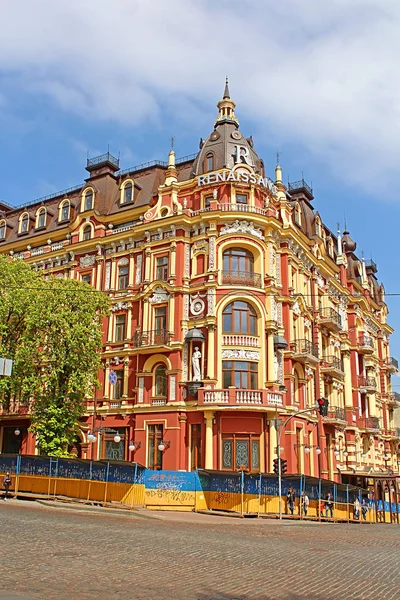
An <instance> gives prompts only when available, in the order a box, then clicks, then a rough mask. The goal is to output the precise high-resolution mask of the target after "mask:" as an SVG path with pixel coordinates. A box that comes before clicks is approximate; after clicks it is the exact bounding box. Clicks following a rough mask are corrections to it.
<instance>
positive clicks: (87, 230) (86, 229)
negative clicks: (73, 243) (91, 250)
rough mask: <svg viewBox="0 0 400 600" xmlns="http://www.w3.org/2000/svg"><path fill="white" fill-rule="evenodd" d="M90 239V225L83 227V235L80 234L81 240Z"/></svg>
mask: <svg viewBox="0 0 400 600" xmlns="http://www.w3.org/2000/svg"><path fill="white" fill-rule="evenodd" d="M91 237H92V228H91V226H90V225H85V227H84V228H83V233H82V240H83V241H85V240H90V238H91Z"/></svg>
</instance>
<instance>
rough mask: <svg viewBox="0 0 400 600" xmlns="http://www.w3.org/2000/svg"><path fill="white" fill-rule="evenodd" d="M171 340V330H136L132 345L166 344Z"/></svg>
mask: <svg viewBox="0 0 400 600" xmlns="http://www.w3.org/2000/svg"><path fill="white" fill-rule="evenodd" d="M170 341H171V332H170V331H166V330H165V329H162V330H160V331H157V330H152V331H136V332H135V334H134V336H133V346H134V347H135V348H141V347H143V346H168V344H169V343H170Z"/></svg>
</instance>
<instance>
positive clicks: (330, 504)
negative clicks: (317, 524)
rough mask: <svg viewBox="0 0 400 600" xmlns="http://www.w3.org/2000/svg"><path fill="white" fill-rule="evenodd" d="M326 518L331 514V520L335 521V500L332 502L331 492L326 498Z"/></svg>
mask: <svg viewBox="0 0 400 600" xmlns="http://www.w3.org/2000/svg"><path fill="white" fill-rule="evenodd" d="M325 511H326V512H325V516H326V517H327V518H328V512H330V513H331V519H333V500H332V494H331V493H330V492H329V494H328V495H327V497H326V500H325Z"/></svg>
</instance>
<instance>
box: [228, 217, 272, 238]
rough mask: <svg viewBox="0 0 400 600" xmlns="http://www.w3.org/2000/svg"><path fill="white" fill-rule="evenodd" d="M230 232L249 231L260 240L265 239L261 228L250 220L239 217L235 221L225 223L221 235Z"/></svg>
mask: <svg viewBox="0 0 400 600" xmlns="http://www.w3.org/2000/svg"><path fill="white" fill-rule="evenodd" d="M228 233H248V234H250V235H254V237H257V238H259V239H260V240H263V239H265V238H264V236H263V234H262V231H261V229H260V228H258V227H254V224H253V223H251V222H250V221H239V219H236V221H234V222H233V223H228V224H226V225H224V226H223V227H222V229H221V231H220V232H219V235H220V236H221V235H226V234H228Z"/></svg>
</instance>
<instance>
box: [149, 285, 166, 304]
mask: <svg viewBox="0 0 400 600" xmlns="http://www.w3.org/2000/svg"><path fill="white" fill-rule="evenodd" d="M168 300H169V294H168V292H167V291H166V290H163V289H162V287H160V286H158V287H156V289H155V290H154V292H153V295H152V296H151V298H149V302H150V304H159V303H160V302H167V301H168Z"/></svg>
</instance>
